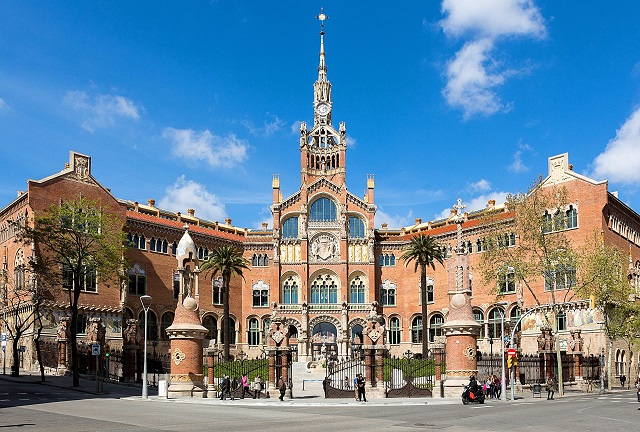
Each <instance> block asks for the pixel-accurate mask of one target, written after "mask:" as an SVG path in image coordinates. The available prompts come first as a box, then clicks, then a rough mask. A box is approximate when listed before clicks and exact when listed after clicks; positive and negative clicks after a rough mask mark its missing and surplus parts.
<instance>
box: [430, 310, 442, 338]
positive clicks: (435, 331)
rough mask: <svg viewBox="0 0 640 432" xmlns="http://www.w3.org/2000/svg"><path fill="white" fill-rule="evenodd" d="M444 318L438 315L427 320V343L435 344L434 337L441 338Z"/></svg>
mask: <svg viewBox="0 0 640 432" xmlns="http://www.w3.org/2000/svg"><path fill="white" fill-rule="evenodd" d="M443 324H444V317H443V316H442V315H440V314H434V315H433V316H432V317H431V319H430V320H429V342H435V340H436V336H442V325H443Z"/></svg>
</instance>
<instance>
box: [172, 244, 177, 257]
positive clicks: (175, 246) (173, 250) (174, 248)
mask: <svg viewBox="0 0 640 432" xmlns="http://www.w3.org/2000/svg"><path fill="white" fill-rule="evenodd" d="M177 250H178V243H176V242H173V243H172V244H171V255H175V254H176V251H177Z"/></svg>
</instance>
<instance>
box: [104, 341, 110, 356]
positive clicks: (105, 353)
mask: <svg viewBox="0 0 640 432" xmlns="http://www.w3.org/2000/svg"><path fill="white" fill-rule="evenodd" d="M109 354H111V347H110V346H109V344H105V345H104V356H105V357H109Z"/></svg>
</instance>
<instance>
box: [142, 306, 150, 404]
mask: <svg viewBox="0 0 640 432" xmlns="http://www.w3.org/2000/svg"><path fill="white" fill-rule="evenodd" d="M151 300H152V298H151V296H150V295H143V296H141V297H140V303H142V308H143V309H144V361H143V364H144V367H143V369H142V398H143V399H147V398H149V393H148V389H147V333H148V332H149V330H148V328H147V327H148V325H147V324H148V323H147V313H148V312H149V306H151Z"/></svg>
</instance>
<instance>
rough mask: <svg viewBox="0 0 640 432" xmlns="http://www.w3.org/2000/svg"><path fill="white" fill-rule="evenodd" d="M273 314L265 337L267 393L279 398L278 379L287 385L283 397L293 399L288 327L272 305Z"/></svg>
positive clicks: (274, 305) (275, 305)
mask: <svg viewBox="0 0 640 432" xmlns="http://www.w3.org/2000/svg"><path fill="white" fill-rule="evenodd" d="M272 306H273V313H272V314H271V325H270V326H269V334H268V337H267V351H268V352H269V387H268V389H269V391H270V393H271V392H272V393H273V394H277V395H278V397H279V396H280V390H279V389H278V388H277V383H278V380H279V379H280V378H282V379H283V380H284V382H285V383H286V384H287V391H286V392H285V397H286V398H289V399H291V398H292V397H293V393H292V389H291V378H292V377H290V376H289V363H290V362H289V360H290V358H291V352H290V348H289V325H288V324H287V322H286V319H285V318H284V317H282V316H280V315H278V312H277V308H278V305H277V304H276V303H273V305H272Z"/></svg>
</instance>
